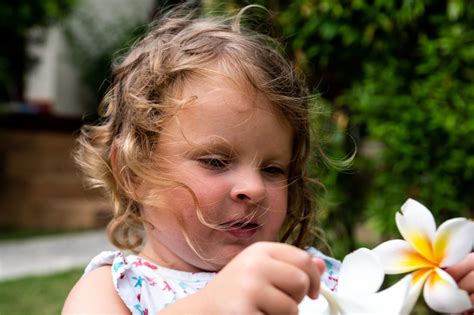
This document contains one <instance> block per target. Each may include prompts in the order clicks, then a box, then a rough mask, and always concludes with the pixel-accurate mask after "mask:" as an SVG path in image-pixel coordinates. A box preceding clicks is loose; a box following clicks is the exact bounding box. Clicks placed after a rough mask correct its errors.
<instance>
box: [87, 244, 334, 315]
mask: <svg viewBox="0 0 474 315" xmlns="http://www.w3.org/2000/svg"><path fill="white" fill-rule="evenodd" d="M306 250H307V251H308V253H310V254H311V255H312V256H316V257H319V258H322V259H323V260H324V261H325V262H326V271H325V272H324V274H323V276H322V279H321V281H322V282H324V283H325V284H326V285H327V286H328V287H329V288H331V289H332V290H335V288H336V286H337V279H338V275H339V267H340V262H339V261H337V260H336V259H333V258H331V257H327V256H325V255H323V254H322V253H321V252H320V251H318V250H317V249H315V248H313V247H309V248H307V249H306ZM107 265H109V266H111V267H112V268H111V270H112V279H113V282H114V287H115V290H117V292H118V294H119V296H120V297H121V299H122V300H123V302H124V303H125V305H126V306H127V307H128V308H129V309H130V312H131V313H132V314H134V315H135V314H137V315H152V314H157V313H158V312H159V311H160V310H162V309H163V308H165V307H166V306H167V305H169V304H171V303H174V302H175V301H176V300H179V299H181V298H183V297H186V296H188V295H190V294H193V293H195V292H197V291H198V290H200V289H202V288H203V287H204V286H205V285H206V284H207V283H208V282H209V281H211V280H212V279H213V278H214V276H215V275H216V273H215V272H185V271H178V270H174V269H169V268H166V267H161V266H158V265H156V264H154V263H152V262H150V261H148V260H146V259H145V258H143V257H139V256H136V255H127V256H125V255H124V253H122V252H120V251H106V252H102V253H100V254H99V255H97V256H96V257H95V258H94V259H92V261H91V262H90V263H89V265H88V266H87V267H86V270H85V273H88V272H90V271H91V270H94V269H96V268H98V267H101V266H107Z"/></svg>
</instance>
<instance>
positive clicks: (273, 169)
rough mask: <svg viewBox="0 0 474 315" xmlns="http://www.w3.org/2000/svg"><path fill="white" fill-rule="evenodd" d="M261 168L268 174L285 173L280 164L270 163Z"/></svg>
mask: <svg viewBox="0 0 474 315" xmlns="http://www.w3.org/2000/svg"><path fill="white" fill-rule="evenodd" d="M262 170H263V171H264V172H265V173H267V174H270V175H273V176H275V175H286V170H285V169H284V168H282V167H280V166H275V165H271V166H266V167H264V168H262Z"/></svg>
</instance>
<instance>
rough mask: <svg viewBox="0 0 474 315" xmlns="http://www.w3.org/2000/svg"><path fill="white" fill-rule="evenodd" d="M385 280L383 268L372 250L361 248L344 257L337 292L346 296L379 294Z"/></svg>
mask: <svg viewBox="0 0 474 315" xmlns="http://www.w3.org/2000/svg"><path fill="white" fill-rule="evenodd" d="M383 278H384V271H383V266H382V263H381V261H380V260H379V258H378V257H377V255H376V254H374V253H373V252H372V251H371V250H370V249H367V248H360V249H358V250H356V251H354V252H352V253H351V254H349V255H347V256H346V257H344V260H343V261H342V266H341V270H340V273H339V281H338V284H337V291H338V292H340V293H341V294H344V295H366V294H370V293H374V292H377V290H378V289H379V288H380V286H381V285H382V282H383Z"/></svg>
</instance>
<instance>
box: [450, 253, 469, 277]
mask: <svg viewBox="0 0 474 315" xmlns="http://www.w3.org/2000/svg"><path fill="white" fill-rule="evenodd" d="M445 271H446V272H447V273H449V274H450V275H451V277H453V278H454V280H456V282H457V281H459V280H461V279H462V278H464V277H465V276H466V275H467V274H468V273H470V272H471V271H474V253H470V254H469V255H467V256H466V258H464V259H463V260H461V261H460V262H459V263H457V264H456V265H454V266H451V267H448V268H446V269H445Z"/></svg>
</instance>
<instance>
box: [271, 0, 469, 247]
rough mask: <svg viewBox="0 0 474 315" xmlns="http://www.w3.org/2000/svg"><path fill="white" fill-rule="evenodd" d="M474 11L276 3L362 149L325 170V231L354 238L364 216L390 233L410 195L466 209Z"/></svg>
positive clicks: (358, 0) (426, 0) (303, 62)
mask: <svg viewBox="0 0 474 315" xmlns="http://www.w3.org/2000/svg"><path fill="white" fill-rule="evenodd" d="M473 19H474V5H473V3H472V2H471V1H468V0H448V1H432V0H420V1H396V2H395V1H364V0H353V1H332V0H331V1H329V0H320V1H302V0H297V1H294V2H293V3H292V4H291V5H290V6H288V7H287V8H286V9H284V10H282V13H281V15H280V16H279V17H278V22H279V23H281V25H282V29H283V30H284V34H285V36H286V37H287V38H288V41H289V43H290V46H289V48H290V49H289V50H290V53H291V54H292V55H293V56H294V59H295V60H296V62H297V64H298V65H299V66H300V67H301V68H302V69H303V70H304V71H305V72H306V73H307V74H308V76H309V77H310V78H311V81H312V82H320V84H319V91H320V92H322V96H323V97H324V98H325V99H327V100H328V101H329V102H330V104H331V106H332V107H331V108H332V112H333V119H334V121H335V122H336V125H337V126H338V127H341V128H344V129H346V130H347V133H348V134H349V135H350V137H351V138H353V139H356V141H357V144H358V147H359V149H360V151H361V152H360V154H359V155H358V157H357V158H356V160H355V168H354V174H351V175H350V176H348V175H347V174H344V173H340V174H337V175H334V174H332V175H330V176H331V178H333V181H332V182H330V184H331V187H328V188H329V191H331V190H334V191H336V192H338V198H340V199H339V200H338V204H337V206H336V207H333V208H332V209H330V210H329V215H328V216H327V218H326V219H327V221H326V223H327V226H326V230H328V231H329V232H330V233H331V232H334V231H332V229H333V227H332V226H331V225H332V224H333V222H339V223H341V222H342V223H343V225H344V230H345V233H344V234H343V235H345V236H347V237H352V238H353V237H354V230H353V227H354V226H355V224H356V223H357V222H358V221H359V222H360V221H362V220H368V221H369V222H370V223H371V224H372V226H373V227H375V228H376V229H377V230H378V231H379V232H380V233H383V234H384V236H386V237H389V236H392V235H393V234H395V233H396V229H395V221H394V212H395V211H396V210H397V209H399V207H400V205H401V204H402V203H403V202H404V200H405V199H406V198H408V197H413V198H416V199H418V200H420V201H421V202H422V203H424V204H425V205H427V206H428V207H429V208H430V209H431V210H432V211H433V212H434V214H435V217H436V218H438V220H440V221H441V220H444V219H446V218H447V217H454V216H466V217H469V216H472V215H473V209H474V198H473V192H474V137H472V134H473V132H474V85H473V79H474V70H473V69H474V30H473V28H472V25H473V22H474V20H473ZM341 121H342V124H341ZM338 122H339V123H338ZM346 142H347V143H348V144H349V145H350V141H346ZM345 146H346V147H347V144H346V145H345ZM333 184H334V185H335V186H332V185H333ZM334 236H335V237H337V238H338V239H340V236H341V234H340V233H334ZM347 243H348V244H351V242H347ZM352 245H353V244H352ZM348 249H351V248H348ZM345 252H347V250H346V251H345Z"/></svg>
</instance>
